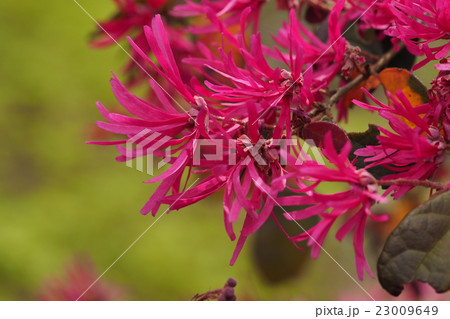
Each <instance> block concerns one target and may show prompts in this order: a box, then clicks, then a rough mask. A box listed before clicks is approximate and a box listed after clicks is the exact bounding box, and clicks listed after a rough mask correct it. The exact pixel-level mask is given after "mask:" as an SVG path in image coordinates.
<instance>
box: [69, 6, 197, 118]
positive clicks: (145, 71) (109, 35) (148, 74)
mask: <svg viewBox="0 0 450 319" xmlns="http://www.w3.org/2000/svg"><path fill="white" fill-rule="evenodd" d="M72 1H73V2H75V3H76V4H77V6H79V7H80V9H81V10H83V12H84V13H86V15H87V16H88V17H89V18H90V19H91V20H92V21H94V23H95V24H96V25H97V26H98V27H99V28H100V29H102V31H103V32H105V34H106V35H108V37H110V38H111V40H113V41H114V42H115V43H116V44H117V45H118V46H119V48H121V49H122V51H123V52H125V53H126V55H128V57H130V59H131V60H133V62H134V63H135V64H136V65H137V66H138V67H139V68H140V69H141V70H142V71H144V73H145V74H147V76H148V77H149V78H150V79H152V80H153V81H154V82H155V83H156V84H157V85H158V86H159V87H160V88H161V90H163V92H164V93H166V95H167V96H168V97H169V98H170V99H171V100H172V101H174V102H175V103H176V104H177V105H178V106H179V107H180V108H181V109H182V110H183V111H184V112H185V113H186V114H187V115H188V116H189V117H190V118H191V119H192V120H194V122H195V123H196V124H198V123H197V121H196V120H195V119H194V118H193V117H192V116H191V115H190V114H189V112H188V111H186V109H185V108H184V107H183V106H182V105H181V104H180V103H179V102H178V101H177V100H176V99H175V98H174V97H173V96H172V95H170V94H169V93H168V92H167V91H166V90H165V89H164V88H163V87H162V86H161V84H159V83H158V81H156V80H155V78H154V77H153V76H151V74H150V73H148V72H147V70H146V69H145V68H144V67H143V66H142V65H141V64H140V63H139V62H138V61H136V59H135V58H133V56H132V55H131V54H130V53H128V51H127V50H125V48H124V47H123V46H122V45H121V44H120V43H119V42H117V40H116V39H114V37H113V36H112V35H111V34H109V32H108V31H106V30H105V28H103V27H102V25H101V24H100V23H99V22H98V21H97V20H95V18H94V17H93V16H92V15H91V14H90V13H89V12H87V10H86V9H85V8H84V7H83V6H82V5H81V4H80V3H79V2H78V1H77V0H72Z"/></svg>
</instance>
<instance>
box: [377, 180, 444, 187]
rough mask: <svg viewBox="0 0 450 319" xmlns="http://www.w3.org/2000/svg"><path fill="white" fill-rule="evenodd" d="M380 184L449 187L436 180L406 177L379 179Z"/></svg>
mask: <svg viewBox="0 0 450 319" xmlns="http://www.w3.org/2000/svg"><path fill="white" fill-rule="evenodd" d="M377 183H378V185H380V186H391V185H401V186H424V187H429V188H433V189H437V190H447V189H449V187H448V186H447V185H443V184H440V183H436V182H431V181H428V180H418V179H406V178H398V179H385V180H379V181H378V182H377Z"/></svg>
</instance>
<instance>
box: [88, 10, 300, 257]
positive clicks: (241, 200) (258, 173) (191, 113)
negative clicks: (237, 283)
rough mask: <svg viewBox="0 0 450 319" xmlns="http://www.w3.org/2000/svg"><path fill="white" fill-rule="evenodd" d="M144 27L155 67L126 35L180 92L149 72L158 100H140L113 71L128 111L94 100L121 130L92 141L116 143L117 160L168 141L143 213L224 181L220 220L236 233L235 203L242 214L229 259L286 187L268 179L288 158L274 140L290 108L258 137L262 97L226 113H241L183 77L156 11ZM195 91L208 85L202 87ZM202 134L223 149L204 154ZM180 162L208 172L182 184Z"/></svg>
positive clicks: (195, 196) (191, 199) (177, 204)
mask: <svg viewBox="0 0 450 319" xmlns="http://www.w3.org/2000/svg"><path fill="white" fill-rule="evenodd" d="M144 32H145V36H146V39H147V41H148V44H149V46H150V48H151V50H152V52H153V54H154V55H155V57H156V59H157V60H158V63H159V65H161V67H158V66H157V65H156V64H155V63H154V62H153V61H152V60H151V59H149V58H148V57H147V56H146V55H145V53H144V52H143V51H142V50H141V49H140V48H139V47H138V46H137V44H136V43H135V42H133V41H132V40H131V39H129V40H130V43H131V45H132V46H133V48H134V49H135V50H136V52H137V53H138V54H140V56H141V57H142V58H143V59H144V60H145V61H146V62H147V63H148V64H150V66H151V67H152V68H153V69H154V70H155V72H157V73H158V74H159V75H160V76H161V77H163V78H164V79H165V80H166V81H167V83H169V84H170V85H172V86H173V87H174V89H175V90H176V91H177V92H178V94H179V95H180V97H181V99H174V100H170V99H169V98H168V97H167V96H166V95H165V94H164V92H163V91H162V89H161V88H160V87H159V86H158V85H157V84H156V83H155V82H154V81H152V80H151V81H150V85H151V87H152V89H153V91H154V93H155V96H156V97H157V100H152V102H148V101H144V100H142V99H139V98H137V97H136V96H134V95H132V94H131V93H129V92H128V91H127V90H126V88H125V87H124V86H123V85H122V84H121V83H120V82H119V80H118V79H117V78H116V77H114V78H113V79H112V80H111V84H112V88H113V92H114V94H115V96H116V98H117V100H118V101H119V103H120V104H121V105H122V106H123V107H124V108H125V109H127V110H128V112H129V113H131V115H132V116H126V115H121V114H116V113H110V112H109V111H107V110H106V108H105V107H104V106H103V105H102V104H100V103H98V107H99V110H100V112H101V114H102V115H103V116H104V118H105V119H106V120H107V122H99V123H98V126H99V127H101V128H103V129H105V130H107V131H110V132H113V133H117V134H122V135H125V138H124V139H122V140H119V141H113V142H93V143H95V144H103V145H118V146H117V147H118V151H119V153H120V154H121V156H119V157H118V158H117V159H118V160H119V161H126V160H129V159H133V158H135V157H141V156H147V155H154V156H164V154H165V150H166V148H167V147H168V146H170V147H172V149H171V156H170V157H169V158H168V159H167V158H166V159H165V160H166V161H167V163H168V164H169V165H170V168H168V169H167V170H166V171H165V172H164V173H161V174H160V175H158V176H156V177H154V178H152V179H150V180H148V181H147V182H148V183H155V182H161V183H160V185H159V186H158V188H157V189H156V191H155V192H154V193H153V194H152V196H151V197H150V199H149V200H148V202H147V203H146V204H145V205H144V207H143V208H142V211H141V212H142V213H143V214H147V213H149V212H152V215H156V213H157V212H158V209H159V208H160V206H161V205H162V204H167V205H170V210H177V209H180V208H182V207H185V206H188V205H191V204H194V203H196V202H198V201H199V200H201V199H203V198H205V197H207V196H209V195H211V194H212V193H215V192H217V191H218V190H219V189H221V188H225V195H224V221H225V228H226V231H227V233H228V234H229V236H230V238H231V239H232V240H235V238H236V236H235V234H234V231H233V227H232V225H233V223H235V222H236V221H237V219H238V217H239V214H240V212H241V209H242V208H244V209H245V210H246V217H245V222H244V225H243V228H242V230H241V234H240V237H239V240H238V243H237V247H236V250H235V252H234V254H233V257H232V260H231V263H234V262H235V260H236V258H237V256H238V254H239V252H240V250H241V249H242V247H243V245H244V243H245V241H246V238H247V237H248V236H250V235H251V234H252V233H254V232H255V231H256V230H257V229H258V228H259V227H260V226H261V225H262V224H263V223H264V222H265V221H266V220H267V218H269V217H270V216H271V215H272V209H273V206H274V204H275V203H274V201H273V200H272V199H271V198H274V197H276V196H277V194H278V192H279V191H281V190H283V189H284V187H285V186H284V184H283V183H281V184H280V183H278V184H277V185H276V186H271V185H270V182H271V180H272V179H274V178H277V177H280V176H281V175H282V174H284V169H283V167H282V166H281V164H280V157H282V156H284V157H289V161H290V162H292V161H293V158H292V156H289V155H288V152H287V151H282V150H280V147H279V145H278V144H276V143H275V142H273V141H278V140H280V139H282V138H283V128H284V126H285V125H286V123H289V112H290V111H289V109H288V108H285V109H284V110H283V111H282V112H281V114H280V119H282V120H280V122H279V123H276V124H274V125H272V126H270V132H265V134H266V136H265V137H263V136H262V132H263V130H264V125H261V122H260V121H258V118H257V116H258V113H257V112H258V110H260V109H262V107H261V105H259V104H256V103H255V102H254V101H251V100H247V101H246V102H245V105H244V106H243V107H242V108H241V109H240V110H241V112H240V113H233V114H232V116H238V117H239V119H237V118H235V117H231V116H230V114H227V113H226V112H224V111H222V110H220V109H219V108H215V107H214V104H213V103H210V102H209V101H207V99H204V98H203V97H201V96H200V95H199V92H197V91H196V90H195V89H194V87H192V86H190V85H188V84H186V83H185V82H183V80H182V77H181V75H180V71H179V68H178V66H177V64H176V61H175V58H174V56H173V54H172V50H171V47H170V44H169V38H168V36H167V34H166V33H165V28H164V26H163V23H162V20H161V17H160V16H156V17H155V18H154V19H153V21H152V26H151V27H145V28H144ZM194 84H195V81H194ZM194 86H195V85H194ZM200 91H202V92H203V93H206V92H205V89H200ZM178 101H179V102H178ZM174 102H176V103H174ZM180 102H182V103H183V104H184V105H185V107H186V109H187V110H188V112H186V113H182V112H180V110H178V108H179V107H183V106H182V105H181V104H179V103H180ZM175 104H178V105H175ZM142 141H144V142H145V143H143V144H144V145H145V146H144V147H142V148H141V149H139V150H136V149H135V150H130V149H127V148H126V147H124V146H123V145H126V144H129V143H138V142H142ZM202 142H207V144H208V145H209V146H211V145H212V144H211V143H221V144H222V145H223V146H224V148H225V150H224V154H223V157H222V158H219V159H218V160H208V159H207V158H206V156H205V155H208V154H207V151H203V150H202V149H201V144H202ZM186 170H188V175H189V176H190V175H191V173H199V172H202V173H209V176H208V177H207V178H205V179H204V180H202V181H201V182H200V183H199V184H197V185H194V186H193V187H192V188H190V189H187V190H186V187H187V184H186V183H184V182H183V179H182V178H183V173H184V172H185V171H186Z"/></svg>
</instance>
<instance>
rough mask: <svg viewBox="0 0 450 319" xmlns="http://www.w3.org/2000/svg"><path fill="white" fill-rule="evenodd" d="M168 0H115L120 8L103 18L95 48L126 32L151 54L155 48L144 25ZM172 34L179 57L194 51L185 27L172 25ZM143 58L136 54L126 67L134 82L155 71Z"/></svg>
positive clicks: (170, 29) (117, 38)
mask: <svg viewBox="0 0 450 319" xmlns="http://www.w3.org/2000/svg"><path fill="white" fill-rule="evenodd" d="M168 2H169V1H168V0H145V1H138V0H114V3H115V4H116V6H117V9H118V10H119V12H118V13H117V14H116V15H114V17H113V18H111V19H110V20H109V21H105V22H100V26H101V28H99V30H98V31H97V34H96V35H95V37H94V38H93V40H92V41H91V44H92V46H93V47H95V48H101V47H104V46H110V45H113V44H115V41H120V40H122V39H124V38H125V37H126V36H132V37H133V39H134V41H135V42H136V43H137V45H138V46H139V47H140V48H141V49H142V50H143V51H144V52H145V53H146V54H147V55H148V54H149V53H150V52H151V50H150V47H149V46H148V44H147V41H146V38H145V34H144V32H143V27H144V26H146V25H148V24H150V22H151V19H152V17H153V16H154V15H155V14H157V13H159V12H161V11H163V9H164V7H165V6H166V5H167V3H168ZM167 32H168V34H169V37H170V38H171V39H173V40H176V41H173V43H174V53H175V55H176V56H177V57H181V56H183V55H185V54H187V53H188V52H192V51H193V49H194V46H193V44H192V43H190V42H189V41H187V40H186V39H185V37H184V34H183V32H182V31H181V30H178V29H176V28H174V27H170V28H169V29H168V31H167ZM144 66H145V63H144V60H143V58H142V57H141V56H140V55H139V54H137V53H133V54H132V59H131V61H129V63H128V64H127V65H126V67H125V73H126V74H128V75H129V76H130V81H131V83H137V82H140V81H142V80H144V79H145V78H147V77H148V76H147V74H146V73H145V72H149V73H150V74H151V75H154V73H153V72H152V69H148V68H146V69H145V71H143V70H142V69H141V68H140V67H144Z"/></svg>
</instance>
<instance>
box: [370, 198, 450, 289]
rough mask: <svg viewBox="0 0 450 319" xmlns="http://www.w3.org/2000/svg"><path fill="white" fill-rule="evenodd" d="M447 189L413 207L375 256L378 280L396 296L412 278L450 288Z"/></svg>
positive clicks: (449, 213)
mask: <svg viewBox="0 0 450 319" xmlns="http://www.w3.org/2000/svg"><path fill="white" fill-rule="evenodd" d="M449 230H450V192H446V193H444V194H441V195H439V196H436V197H434V198H432V199H430V200H429V201H427V202H426V203H424V204H422V205H420V206H419V207H417V208H415V209H413V210H412V211H411V212H410V213H409V214H408V215H407V216H406V217H405V218H404V219H403V220H402V221H401V223H400V224H399V225H398V226H397V228H396V229H395V230H394V231H393V232H392V233H391V234H390V235H389V237H388V239H387V241H386V244H385V245H384V248H383V251H382V252H381V255H380V258H379V259H378V266H377V268H378V280H379V281H380V284H381V286H383V288H384V289H386V290H387V291H388V292H389V293H390V294H392V295H394V296H398V295H399V294H400V293H401V292H402V290H403V285H404V284H407V283H411V282H412V281H414V280H419V281H422V282H427V283H429V284H430V285H431V286H432V287H433V288H434V290H436V292H438V293H442V292H445V291H447V290H449V289H450V249H449V247H450V233H449Z"/></svg>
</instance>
